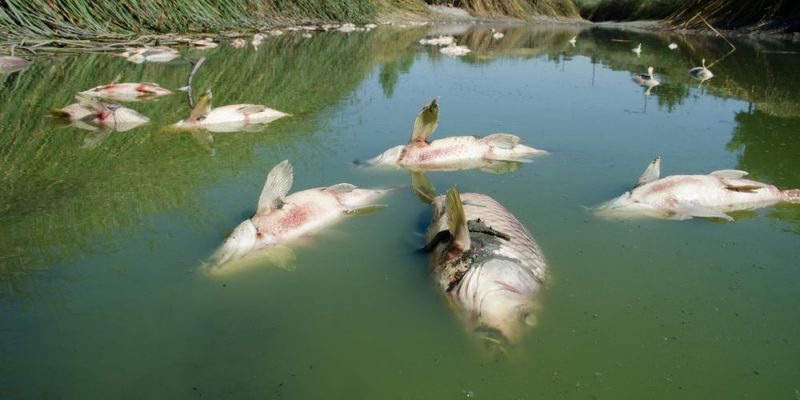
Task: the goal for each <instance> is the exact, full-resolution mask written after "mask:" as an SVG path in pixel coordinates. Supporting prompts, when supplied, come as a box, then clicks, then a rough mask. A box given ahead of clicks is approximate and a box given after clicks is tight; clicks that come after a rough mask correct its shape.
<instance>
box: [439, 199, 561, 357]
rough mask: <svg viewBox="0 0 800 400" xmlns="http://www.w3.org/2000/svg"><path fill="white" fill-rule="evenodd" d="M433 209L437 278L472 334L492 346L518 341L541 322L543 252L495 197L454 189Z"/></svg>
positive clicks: (544, 277)
mask: <svg viewBox="0 0 800 400" xmlns="http://www.w3.org/2000/svg"><path fill="white" fill-rule="evenodd" d="M451 196H459V198H460V203H461V204H460V208H462V210H463V211H462V213H463V217H457V216H456V215H458V213H459V211H458V208H459V207H453V206H452V203H453V201H452V200H451ZM433 205H434V215H433V222H432V223H431V226H430V227H429V229H428V233H427V238H428V246H427V249H428V250H430V254H431V255H430V260H431V274H432V277H433V279H434V280H435V281H436V282H437V283H438V286H439V287H440V288H441V289H442V291H443V292H444V293H445V296H447V298H448V299H450V300H451V304H454V305H455V306H456V308H458V309H459V310H460V311H461V312H462V315H463V317H464V320H465V322H466V324H467V327H468V329H469V330H471V331H475V332H477V333H479V334H480V336H482V337H483V338H485V339H487V340H489V341H491V342H510V343H514V342H516V341H518V340H519V338H520V337H521V333H522V332H523V331H524V329H525V327H526V326H529V325H533V324H534V322H535V315H534V312H535V311H536V308H537V305H536V295H537V293H538V292H539V290H540V289H541V288H542V285H543V284H544V282H545V280H546V276H547V264H546V262H545V259H544V256H543V255H542V252H541V250H540V249H539V247H538V246H537V244H536V242H535V241H534V240H533V238H532V237H531V236H530V234H529V233H528V231H527V230H526V229H525V227H524V226H523V225H522V224H521V223H520V222H519V221H518V220H517V219H516V218H515V217H514V216H513V215H512V214H511V213H510V212H508V210H506V209H505V208H504V207H503V206H502V205H500V203H498V202H497V201H495V200H494V199H492V198H491V197H489V196H486V195H483V194H477V193H464V194H460V195H459V194H458V192H457V191H456V190H455V188H452V189H451V190H450V192H448V194H447V196H438V197H436V198H435V199H434V201H433ZM453 209H455V210H456V211H453ZM454 213H455V214H454ZM451 214H452V215H451ZM465 223H466V225H464V224H465ZM459 226H461V227H460V228H459ZM487 228H488V229H487ZM442 237H444V239H442Z"/></svg>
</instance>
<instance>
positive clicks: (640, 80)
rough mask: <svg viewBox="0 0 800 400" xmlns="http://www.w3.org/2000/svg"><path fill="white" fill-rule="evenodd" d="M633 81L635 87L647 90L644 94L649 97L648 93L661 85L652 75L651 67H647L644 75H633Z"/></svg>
mask: <svg viewBox="0 0 800 400" xmlns="http://www.w3.org/2000/svg"><path fill="white" fill-rule="evenodd" d="M632 79H633V81H634V82H636V84H637V85H639V86H642V87H645V88H647V90H646V91H645V92H644V94H646V95H650V91H651V90H652V89H653V88H654V87H656V86H658V85H660V84H661V82H659V80H658V79H656V76H655V75H654V74H653V67H647V73H646V74H633V77H632Z"/></svg>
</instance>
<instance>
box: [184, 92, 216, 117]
mask: <svg viewBox="0 0 800 400" xmlns="http://www.w3.org/2000/svg"><path fill="white" fill-rule="evenodd" d="M212 97H213V96H212V94H211V89H206V91H205V93H203V94H201V95H200V97H199V98H198V99H197V103H195V105H194V108H193V109H192V112H191V114H189V118H186V122H195V121H197V120H199V119H200V118H203V117H205V116H207V115H208V113H209V112H211V98H212Z"/></svg>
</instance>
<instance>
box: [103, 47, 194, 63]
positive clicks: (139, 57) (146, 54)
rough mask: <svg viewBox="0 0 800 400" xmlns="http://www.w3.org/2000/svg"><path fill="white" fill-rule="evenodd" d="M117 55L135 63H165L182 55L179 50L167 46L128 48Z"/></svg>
mask: <svg viewBox="0 0 800 400" xmlns="http://www.w3.org/2000/svg"><path fill="white" fill-rule="evenodd" d="M117 55H118V56H120V57H125V58H126V59H127V60H128V61H130V62H132V63H135V64H142V63H165V62H170V61H172V60H174V59H176V58H178V57H180V56H181V54H180V53H179V52H178V50H175V49H173V48H171V47H166V46H156V47H142V48H127V49H125V51H124V52H122V53H119V54H117Z"/></svg>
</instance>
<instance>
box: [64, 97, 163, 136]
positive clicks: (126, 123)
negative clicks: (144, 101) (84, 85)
mask: <svg viewBox="0 0 800 400" xmlns="http://www.w3.org/2000/svg"><path fill="white" fill-rule="evenodd" d="M76 98H77V99H78V102H77V103H74V104H70V105H68V106H66V107H63V108H54V109H51V110H50V111H49V113H50V115H51V116H53V117H57V118H63V119H66V120H68V121H70V122H79V121H80V122H83V123H89V124H94V125H98V126H103V127H110V128H112V129H114V130H117V131H125V130H130V129H133V128H135V127H137V126H139V125H141V124H144V123H147V122H149V121H150V119H149V118H147V117H146V116H145V115H143V114H141V113H139V112H138V111H136V110H133V109H130V108H127V107H123V106H120V105H118V104H110V103H101V102H97V101H93V100H90V99H86V98H82V97H80V96H76Z"/></svg>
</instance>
